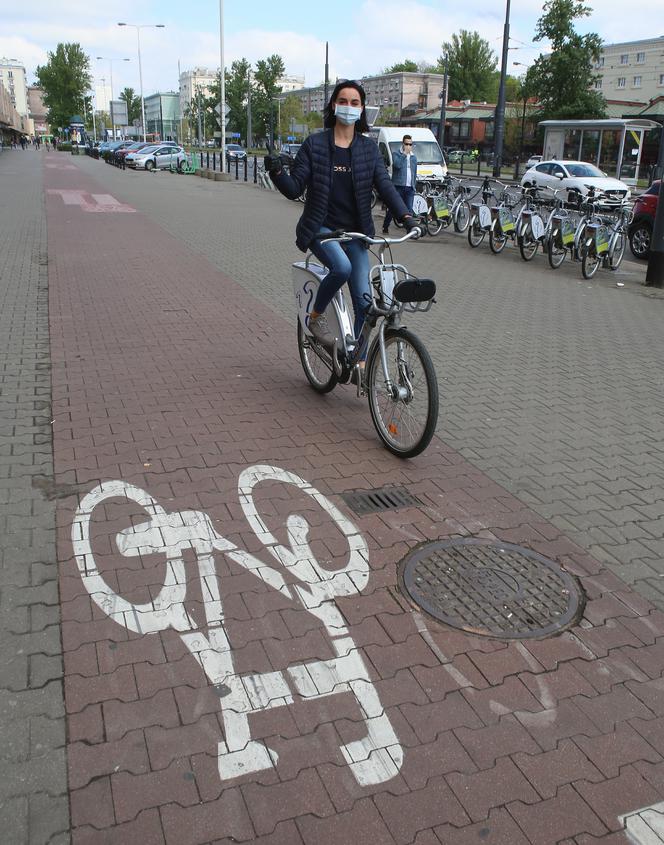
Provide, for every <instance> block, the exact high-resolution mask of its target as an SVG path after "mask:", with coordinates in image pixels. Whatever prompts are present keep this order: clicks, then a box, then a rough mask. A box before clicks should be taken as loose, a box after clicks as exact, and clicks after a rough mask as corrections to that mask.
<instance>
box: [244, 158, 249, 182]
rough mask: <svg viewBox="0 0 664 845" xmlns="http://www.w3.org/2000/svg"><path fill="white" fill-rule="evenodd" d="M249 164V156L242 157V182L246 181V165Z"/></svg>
mask: <svg viewBox="0 0 664 845" xmlns="http://www.w3.org/2000/svg"><path fill="white" fill-rule="evenodd" d="M248 162H249V156H245V157H244V181H245V182H246V181H247V164H248Z"/></svg>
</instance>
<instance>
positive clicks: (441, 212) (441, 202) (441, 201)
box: [433, 197, 450, 220]
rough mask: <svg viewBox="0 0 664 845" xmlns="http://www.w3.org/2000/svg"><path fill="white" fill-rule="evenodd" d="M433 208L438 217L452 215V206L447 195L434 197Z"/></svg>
mask: <svg viewBox="0 0 664 845" xmlns="http://www.w3.org/2000/svg"><path fill="white" fill-rule="evenodd" d="M433 210H434V214H435V215H436V217H438V218H439V219H440V220H444V219H445V218H446V217H449V216H450V206H449V203H448V202H447V198H446V197H434V198H433Z"/></svg>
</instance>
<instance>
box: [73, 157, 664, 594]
mask: <svg viewBox="0 0 664 845" xmlns="http://www.w3.org/2000/svg"><path fill="white" fill-rule="evenodd" d="M75 161H76V162H77V164H78V165H79V166H80V167H82V168H84V169H85V170H86V171H87V172H89V173H90V174H91V175H94V177H95V178H96V179H98V180H100V181H101V182H102V183H103V184H105V185H106V186H107V187H108V189H109V191H110V192H111V193H112V194H113V195H114V196H115V197H117V199H119V200H122V201H125V202H128V203H131V204H132V205H133V206H134V207H136V208H138V209H140V210H142V211H145V212H146V213H147V214H148V215H149V216H150V217H151V218H152V219H153V220H155V221H156V222H157V223H159V224H160V225H161V226H163V227H164V228H165V229H166V230H167V231H169V232H170V233H171V234H172V235H173V236H174V237H176V238H178V239H180V240H181V241H182V245H183V249H185V248H187V247H189V248H190V249H191V250H192V251H193V252H195V253H197V254H201V255H203V256H205V257H206V258H207V259H208V260H210V261H211V262H212V263H213V264H215V265H216V266H217V267H218V268H219V269H220V270H222V271H223V272H225V273H227V274H228V275H229V276H231V277H232V278H233V279H235V280H236V281H238V282H239V283H240V284H241V285H243V287H245V289H247V290H248V291H249V292H251V293H252V294H253V295H254V296H257V297H258V298H259V299H261V300H262V301H263V302H265V303H267V304H268V305H269V306H270V307H271V308H272V309H273V310H274V311H276V312H278V313H279V314H282V315H284V316H287V317H288V316H290V315H291V314H292V297H291V282H290V263H291V261H293V260H297V259H298V258H301V254H300V253H299V252H298V251H297V250H296V248H295V246H294V244H293V240H294V227H295V223H296V220H297V217H298V215H299V214H300V213H301V210H302V207H301V206H300V205H299V204H297V203H290V202H288V201H287V200H285V199H283V198H282V197H281V196H279V195H277V194H272V193H269V192H266V191H264V190H261V189H259V188H257V187H255V186H253V185H252V184H248V185H245V184H242V183H239V184H237V183H230V184H223V183H213V182H210V181H207V180H202V179H198V178H196V177H180V176H174V175H171V174H167V173H158V174H146V173H134V172H131V171H118V170H116V169H114V168H111V167H108V166H106V165H104V164H102V163H101V162H97V161H94V160H92V159H81V160H75ZM395 255H396V259H397V260H399V261H402V262H403V263H405V264H407V265H408V266H409V268H410V269H411V270H412V271H413V272H415V273H418V274H420V275H427V276H432V277H433V278H435V279H437V280H438V281H439V296H438V305H437V307H436V308H434V309H433V310H432V311H431V312H430V313H429V314H428V315H425V316H423V317H418V318H417V323H418V324H417V326H414V327H415V328H416V330H417V332H418V334H420V335H421V336H422V338H423V339H424V340H425V341H426V343H427V346H428V347H429V349H430V351H431V352H432V355H433V357H434V362H435V364H436V369H437V372H438V374H439V378H440V385H441V396H442V401H441V415H440V428H439V432H438V433H439V434H440V435H441V436H442V437H443V439H444V440H445V441H446V442H447V443H449V444H450V445H451V446H452V447H453V448H455V449H456V450H458V451H459V452H460V453H461V454H462V455H463V456H464V457H465V458H467V459H468V460H470V461H471V462H472V463H474V464H475V465H476V466H477V467H478V468H480V469H481V470H482V471H484V472H486V473H487V474H488V475H489V476H490V477H491V478H493V479H494V480H495V481H497V482H499V483H500V484H502V485H503V486H504V487H505V488H506V489H507V490H509V491H510V492H511V493H513V494H515V495H516V496H517V497H519V498H520V499H521V500H522V501H524V502H525V503H527V504H528V505H529V506H530V507H531V508H533V509H534V510H535V511H536V512H537V513H539V514H540V515H542V516H543V517H545V518H546V519H549V520H551V522H553V524H554V525H555V526H556V527H558V528H560V529H561V530H562V531H564V532H565V533H566V534H567V535H568V536H569V537H570V538H571V539H572V540H574V541H575V542H577V543H578V544H579V545H581V546H583V547H584V548H586V549H587V550H588V551H589V552H590V553H592V555H593V556H595V557H596V558H597V559H598V560H600V561H602V562H603V563H605V564H606V566H607V567H609V568H610V569H611V570H613V571H614V572H616V573H617V574H618V575H619V577H620V578H621V579H623V580H624V581H626V582H627V583H629V584H633V585H634V587H635V589H637V590H638V591H639V592H641V593H642V594H644V595H646V596H647V597H648V598H649V599H650V600H651V601H652V602H653V603H655V604H656V605H657V606H658V607H659V608H661V609H664V445H663V443H662V436H661V432H662V431H663V430H664V390H662V386H663V384H664V345H663V344H662V342H661V337H662V318H663V316H664V297H663V296H662V294H661V292H656V291H651V290H649V289H646V288H644V287H642V282H643V279H644V277H645V267H644V265H642V264H637V263H635V262H633V261H631V260H626V261H625V262H624V264H623V267H622V268H621V270H620V271H619V273H618V274H610V273H608V272H606V271H600V272H599V273H598V275H597V277H596V278H595V279H594V280H593V281H592V282H586V281H585V280H583V279H582V278H581V273H580V269H579V266H578V265H575V266H568V265H567V264H565V265H564V266H563V267H562V268H561V269H560V270H558V271H557V272H555V273H554V272H553V271H551V270H549V268H548V265H547V264H546V262H545V261H544V259H543V258H542V256H538V257H537V258H536V259H535V260H534V261H533V262H532V263H530V264H525V263H524V262H523V261H521V259H520V258H519V257H518V254H517V253H516V251H513V250H509V249H508V250H506V251H505V253H504V254H503V255H501V256H498V257H495V256H493V255H491V254H490V253H489V251H488V247H486V246H483V247H481V248H480V249H479V250H476V251H473V250H471V249H470V248H469V246H468V244H467V242H466V241H465V239H464V238H463V237H460V236H455V235H453V234H449V233H443V234H442V235H441V236H440V237H439V238H437V239H435V240H434V239H426V240H423V241H422V242H420V243H417V244H413V245H410V244H407V245H404V246H403V247H402V248H400V249H399V250H398V252H396V253H395ZM616 281H619V282H622V283H624V286H623V287H618V286H617V285H616ZM182 283H183V285H186V284H187V280H186V279H183V280H182ZM247 320H248V322H250V320H251V315H247Z"/></svg>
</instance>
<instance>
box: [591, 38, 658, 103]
mask: <svg viewBox="0 0 664 845" xmlns="http://www.w3.org/2000/svg"><path fill="white" fill-rule="evenodd" d="M595 73H596V74H598V76H599V78H598V79H597V81H596V82H595V88H596V89H597V90H598V91H601V92H602V94H604V96H605V98H606V99H607V100H628V101H629V100H631V101H634V100H642V101H644V102H649V101H650V100H654V99H655V98H656V97H659V96H661V95H662V94H664V35H660V36H659V37H657V38H645V39H643V40H641V41H624V42H621V43H619V44H605V45H604V46H603V48H602V53H601V55H600V58H599V61H598V62H597V64H596V65H595Z"/></svg>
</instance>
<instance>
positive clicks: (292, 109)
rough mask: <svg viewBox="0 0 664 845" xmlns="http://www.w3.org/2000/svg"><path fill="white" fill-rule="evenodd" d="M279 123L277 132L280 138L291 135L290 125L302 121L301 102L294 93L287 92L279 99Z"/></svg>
mask: <svg viewBox="0 0 664 845" xmlns="http://www.w3.org/2000/svg"><path fill="white" fill-rule="evenodd" d="M280 117H281V123H280V125H279V134H280V135H281V137H282V138H286V137H287V136H288V135H292V134H293V133H292V132H291V126H293V125H294V124H295V123H304V112H303V111H302V103H301V102H300V98H299V97H296V96H295V94H289V95H288V96H286V97H285V98H284V99H283V100H282V101H281V107H280Z"/></svg>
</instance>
